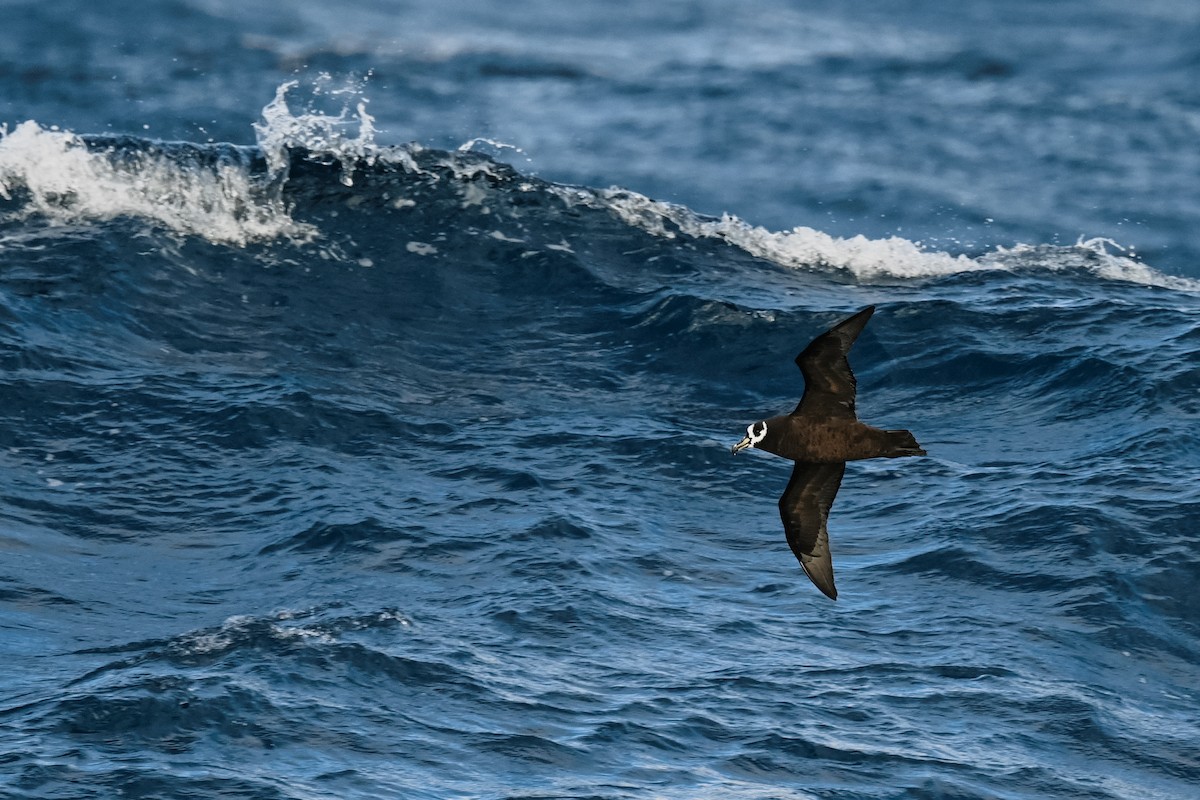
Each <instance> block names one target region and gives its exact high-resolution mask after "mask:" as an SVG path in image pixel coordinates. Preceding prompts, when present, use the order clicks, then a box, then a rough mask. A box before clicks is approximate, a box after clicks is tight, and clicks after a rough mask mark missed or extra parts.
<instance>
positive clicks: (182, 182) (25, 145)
mask: <svg viewBox="0 0 1200 800" xmlns="http://www.w3.org/2000/svg"><path fill="white" fill-rule="evenodd" d="M21 191H24V192H27V193H28V202H27V203H25V204H24V205H23V207H22V209H21V210H20V211H19V212H17V213H19V214H22V215H25V216H30V215H35V214H36V215H41V216H42V217H44V218H45V219H47V220H49V221H51V222H53V223H58V224H87V223H92V222H97V221H104V220H110V219H115V218H117V217H135V218H141V219H146V220H151V221H153V222H155V223H157V224H160V225H162V226H164V227H166V228H167V229H169V230H171V231H174V232H176V233H179V234H185V235H194V236H201V237H203V238H205V239H207V240H209V241H211V242H214V243H221V244H234V245H245V244H247V243H249V242H254V241H269V240H272V239H278V238H288V239H293V240H306V239H309V238H311V237H312V236H313V235H314V233H315V230H314V229H312V228H311V227H310V226H305V225H300V224H297V223H296V222H294V221H293V220H292V219H291V217H290V216H289V215H288V213H287V210H286V209H285V208H284V206H283V204H282V203H281V202H279V201H278V200H274V199H272V198H271V197H270V195H269V193H267V192H265V191H263V190H262V188H261V187H259V186H258V185H256V184H255V182H254V181H253V180H252V179H251V176H250V174H249V172H248V171H247V169H246V168H244V167H241V166H238V165H236V164H232V163H222V164H215V165H212V166H209V167H202V166H200V165H197V164H195V163H189V164H179V163H176V162H174V161H172V159H171V157H170V155H169V154H166V153H156V152H143V153H132V154H129V155H128V157H124V154H123V157H122V158H120V159H111V158H109V157H108V156H106V155H105V153H103V152H98V151H93V150H89V149H88V147H87V145H86V144H85V142H84V141H83V140H82V139H81V138H80V137H78V136H76V135H75V134H73V133H70V132H67V131H59V130H54V129H47V128H43V127H41V126H40V125H38V124H37V123H36V122H23V123H21V124H20V125H18V126H17V127H16V128H15V129H14V130H12V131H11V132H9V131H7V130H5V131H0V195H3V196H4V197H5V198H11V197H12V196H13V195H14V194H15V193H17V192H21Z"/></svg>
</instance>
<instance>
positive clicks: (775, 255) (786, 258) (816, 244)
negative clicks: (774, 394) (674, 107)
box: [557, 187, 1200, 293]
mask: <svg viewBox="0 0 1200 800" xmlns="http://www.w3.org/2000/svg"><path fill="white" fill-rule="evenodd" d="M557 191H558V193H559V194H560V195H561V196H563V197H564V198H565V199H566V200H567V201H568V202H571V203H577V204H580V205H587V206H590V207H596V208H606V209H608V210H609V211H610V212H612V213H614V214H616V215H617V216H618V217H619V218H620V219H622V220H623V221H624V222H625V223H626V224H628V225H631V226H633V227H636V228H639V229H641V230H644V231H646V232H647V233H651V234H653V235H655V236H663V237H666V238H671V237H674V236H676V235H679V234H683V235H685V236H692V237H696V238H703V239H721V240H724V241H726V242H728V243H729V244H731V245H733V246H735V247H738V248H741V249H742V250H744V251H746V252H747V253H750V254H751V255H753V256H756V257H758V258H763V259H767V260H769V261H773V262H775V263H776V264H779V265H781V266H786V267H794V268H810V269H811V268H814V267H815V268H834V269H839V270H843V271H845V272H848V273H850V274H851V275H852V276H853V277H854V278H856V279H859V280H879V279H889V278H893V279H894V278H900V279H912V278H936V277H941V276H947V275H954V274H958V273H963V272H972V271H978V270H1009V271H1012V270H1018V269H1020V270H1027V269H1050V270H1063V269H1079V270H1083V271H1086V272H1090V273H1092V274H1094V275H1096V276H1098V277H1100V278H1104V279H1106V280H1113V281H1127V282H1130V283H1139V284H1143V285H1147V286H1159V287H1163V288H1167V289H1173V290H1176V291H1184V292H1193V293H1200V280H1194V279H1191V278H1184V277H1179V276H1175V275H1167V274H1165V273H1162V272H1159V271H1158V270H1156V269H1154V268H1153V267H1151V266H1149V265H1147V264H1145V263H1143V262H1140V261H1138V260H1136V259H1134V258H1131V257H1128V256H1126V255H1125V254H1124V253H1125V251H1124V248H1122V247H1121V246H1120V245H1118V244H1116V243H1115V242H1113V241H1111V240H1109V239H1103V238H1092V239H1084V238H1083V237H1080V239H1079V241H1078V242H1076V244H1075V245H1074V246H1071V247H1061V246H1052V245H1040V246H1034V245H1027V244H1016V245H1013V246H1012V247H997V248H996V249H995V250H994V251H992V252H989V253H985V254H983V255H980V256H978V257H974V258H972V257H970V256H966V255H951V254H949V253H943V252H939V251H931V250H926V249H924V248H923V247H922V246H921V245H920V244H919V243H917V242H913V241H910V240H908V239H905V238H902V237H899V236H891V237H888V238H886V239H868V238H867V237H865V236H861V235H860V236H853V237H850V238H840V237H837V236H831V235H830V234H828V233H824V232H822V231H819V230H816V229H814V228H808V227H796V228H793V229H792V230H790V231H771V230H768V229H766V228H763V227H759V226H755V225H751V224H749V223H747V222H745V221H744V220H741V219H739V218H738V217H735V216H733V215H731V214H724V215H722V216H721V217H720V218H719V219H714V218H711V217H703V216H700V215H698V214H696V213H695V212H694V211H692V210H691V209H689V208H687V207H685V206H680V205H676V204H673V203H666V202H662V201H658V200H651V199H650V198H648V197H646V196H644V195H641V194H638V193H637V192H632V191H629V190H627V189H619V188H612V189H606V190H602V191H597V190H592V189H581V188H578V187H557ZM1112 250H1116V251H1118V252H1112Z"/></svg>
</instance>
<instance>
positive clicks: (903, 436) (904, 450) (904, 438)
mask: <svg viewBox="0 0 1200 800" xmlns="http://www.w3.org/2000/svg"><path fill="white" fill-rule="evenodd" d="M884 433H885V434H887V440H886V444H887V448H888V449H887V452H886V453H884V456H885V457H887V458H899V457H900V456H923V455H925V451H924V450H923V449H921V445H919V444H917V438H916V437H915V436H913V435H912V432H911V431H884Z"/></svg>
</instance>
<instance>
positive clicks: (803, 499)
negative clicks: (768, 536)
mask: <svg viewBox="0 0 1200 800" xmlns="http://www.w3.org/2000/svg"><path fill="white" fill-rule="evenodd" d="M873 313H875V306H867V307H866V308H864V309H863V310H862V311H859V312H858V313H857V314H855V315H854V316H852V317H850V318H849V319H846V320H843V321H842V322H839V323H838V324H837V325H834V326H833V327H832V328H830V329H829V330H828V331H826V332H825V333H823V334H821V335H820V336H818V337H817V338H816V339H813V340H812V343H811V344H810V345H809V346H808V347H806V348H804V352H802V353H801V354H800V355H798V356H796V366H798V367H800V373H801V374H802V375H803V376H804V396H803V397H801V398H800V404H799V405H798V406H796V409H795V410H794V411H793V412H792V413H790V414H783V415H780V416H778V417H771V418H770V419H767V420H760V421H758V422H755V423H752V424H751V425H750V426H749V427H747V428H746V435H745V437H744V438H743V439H742V440H741V441H740V442H738V443H737V444H735V445H734V446H733V452H734V453H737V452H739V451H741V450H745V449H746V448H747V447H756V448H758V449H759V450H766V451H767V452H768V453H774V454H775V455H777V456H782V457H783V458H788V459H791V460H792V461H794V462H796V464H795V466H794V467H793V468H792V479H791V480H790V481H788V485H787V488H786V489H784V491H783V496H782V497H780V498H779V516H780V517H782V518H783V530H784V532H785V533H786V534H787V542H788V546H789V547H791V548H792V552H793V553H795V554H796V558H798V559H799V560H800V566H801V567H803V568H804V572H805V573H806V574H807V575H808V577H809V579H810V580H811V581H812V582H813V583H814V584H816V586H817V588H818V589H820V590H821V591H822V592H824V593H825V595H826V596H827V597H829V598H830V599H831V600H836V599H837V588H836V587H835V586H834V585H833V559H832V557H831V556H830V553H829V532H828V530H826V527H825V523H826V521H827V520H828V519H829V508H830V506H832V505H833V498H834V495H836V494H837V490H838V487H839V486H841V483H842V473H844V472H845V470H846V462H847V461H857V460H859V459H864V458H897V457H900V456H923V455H925V451H924V450H922V449H921V446H920V445H919V444H917V440H916V439H915V438H914V437H913V435H912V433H910V432H909V431H902V430H900V431H885V430H880V429H879V428H873V427H871V426H870V425H867V424H866V423H863V422H860V421H859V419H858V415H857V414H856V413H855V411H854V394H855V380H854V373H853V372H851V371H850V362H849V361H848V360H847V359H846V354H847V353H849V352H850V348H851V346H852V345H853V344H854V340H855V339H857V338H858V334H860V333H862V329H863V328H864V327H866V324H867V320H869V319H870V318H871V315H872V314H873Z"/></svg>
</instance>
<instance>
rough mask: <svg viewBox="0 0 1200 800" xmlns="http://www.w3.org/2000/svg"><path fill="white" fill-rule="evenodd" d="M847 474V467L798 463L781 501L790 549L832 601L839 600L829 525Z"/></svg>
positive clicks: (784, 526)
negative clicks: (831, 552) (831, 510)
mask: <svg viewBox="0 0 1200 800" xmlns="http://www.w3.org/2000/svg"><path fill="white" fill-rule="evenodd" d="M845 471H846V465H845V464H809V463H805V462H802V461H797V462H796V466H795V468H794V469H793V470H792V479H791V480H790V481H788V485H787V489H785V490H784V491H783V496H782V497H780V498H779V516H780V517H782V518H783V530H784V532H785V533H786V534H787V542H788V546H789V547H791V548H792V552H793V553H795V554H796V558H798V559H799V560H800V566H802V567H803V568H804V572H805V573H806V574H807V575H808V577H809V580H811V581H812V582H813V583H814V584H816V586H817V588H818V589H820V590H821V591H822V592H824V593H825V595H826V596H827V597H829V599H831V600H837V588H836V587H835V586H834V585H833V557H832V556H831V555H830V553H829V531H828V530H826V528H825V523H826V520H828V519H829V508H830V506H832V505H833V498H834V496H835V495H837V490H838V487H839V486H841V485H842V473H843V472H845Z"/></svg>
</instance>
